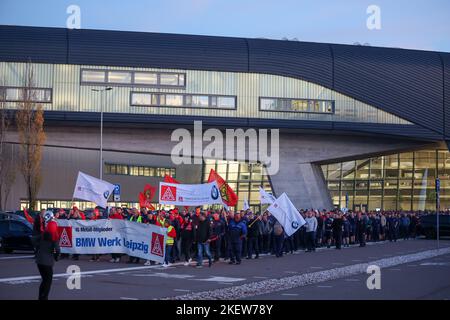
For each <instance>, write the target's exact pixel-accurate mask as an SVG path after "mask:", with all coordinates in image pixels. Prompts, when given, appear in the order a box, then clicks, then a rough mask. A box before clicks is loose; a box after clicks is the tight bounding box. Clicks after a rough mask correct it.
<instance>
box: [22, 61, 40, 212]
mask: <svg viewBox="0 0 450 320" xmlns="http://www.w3.org/2000/svg"><path fill="white" fill-rule="evenodd" d="M34 87H35V86H34V72H33V68H32V66H31V63H29V64H28V65H27V68H26V71H25V77H24V82H23V86H22V90H21V91H22V92H21V99H20V100H21V102H20V103H19V105H18V110H17V114H16V124H17V131H18V133H19V140H20V152H19V169H20V171H21V173H22V175H23V177H24V179H25V183H26V186H27V194H28V202H29V204H30V209H31V210H35V208H36V197H37V193H38V191H39V188H40V186H41V182H42V174H41V159H42V146H43V144H44V142H45V139H46V136H45V132H44V112H43V110H42V106H41V105H39V104H37V103H36V101H37V100H38V99H37V93H36V91H35V90H34Z"/></svg>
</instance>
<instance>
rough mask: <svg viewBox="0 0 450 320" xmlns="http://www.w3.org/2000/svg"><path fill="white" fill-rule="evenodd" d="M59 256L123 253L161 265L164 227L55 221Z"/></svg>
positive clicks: (128, 223) (129, 223)
mask: <svg viewBox="0 0 450 320" xmlns="http://www.w3.org/2000/svg"><path fill="white" fill-rule="evenodd" d="M58 230H59V234H60V241H59V245H60V247H61V252H62V253H70V254H105V253H125V254H128V255H130V256H133V257H139V258H143V259H148V260H152V261H157V262H164V250H165V243H166V231H167V229H166V228H161V227H158V226H155V225H147V224H141V223H137V222H131V221H124V220H107V219H105V220H97V221H83V220H58Z"/></svg>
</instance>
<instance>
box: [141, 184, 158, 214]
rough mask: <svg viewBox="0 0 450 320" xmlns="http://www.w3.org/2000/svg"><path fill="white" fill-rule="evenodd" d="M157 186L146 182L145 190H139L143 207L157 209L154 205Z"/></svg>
mask: <svg viewBox="0 0 450 320" xmlns="http://www.w3.org/2000/svg"><path fill="white" fill-rule="evenodd" d="M155 193H156V187H154V186H152V185H150V184H146V185H145V187H144V192H139V205H140V206H141V208H147V209H150V210H155V207H154V206H153V205H152V199H153V197H154V196H155Z"/></svg>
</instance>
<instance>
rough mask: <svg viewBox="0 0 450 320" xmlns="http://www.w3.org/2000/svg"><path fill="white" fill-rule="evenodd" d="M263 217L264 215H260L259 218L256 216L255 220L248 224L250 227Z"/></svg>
mask: <svg viewBox="0 0 450 320" xmlns="http://www.w3.org/2000/svg"><path fill="white" fill-rule="evenodd" d="M261 217H262V215H259V216H258V218H256V219H255V220H253V222H252V223H250V224H249V225H248V227H249V228H250V227H251V226H252V225H253V224H254V223H255V222H256V221H257V220H259V219H260V218H261Z"/></svg>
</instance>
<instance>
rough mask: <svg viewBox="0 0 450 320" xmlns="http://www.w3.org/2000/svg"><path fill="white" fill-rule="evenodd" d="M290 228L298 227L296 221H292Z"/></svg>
mask: <svg viewBox="0 0 450 320" xmlns="http://www.w3.org/2000/svg"><path fill="white" fill-rule="evenodd" d="M292 228H294V229H297V228H298V222H297V221H292Z"/></svg>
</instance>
